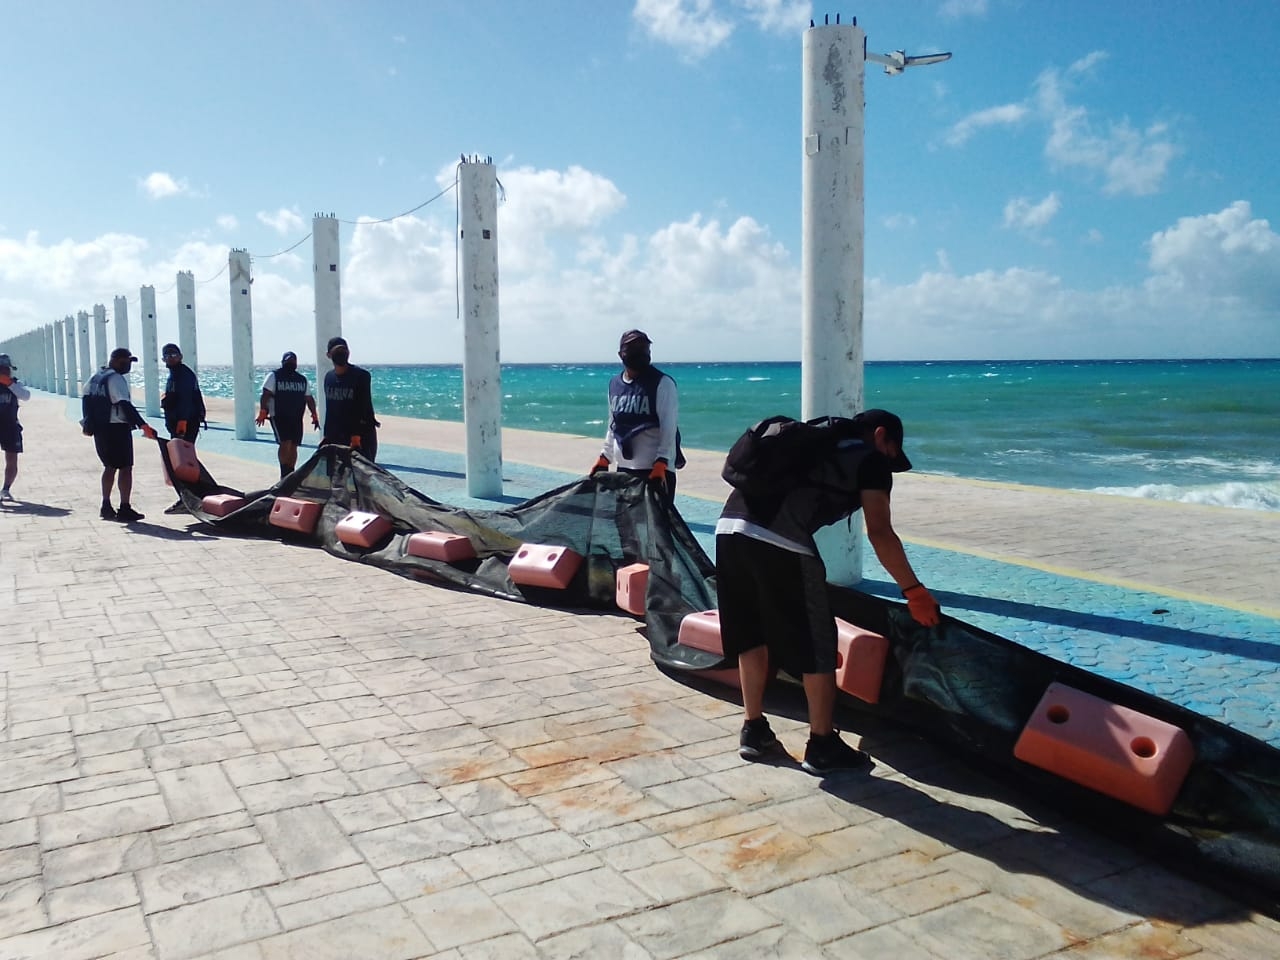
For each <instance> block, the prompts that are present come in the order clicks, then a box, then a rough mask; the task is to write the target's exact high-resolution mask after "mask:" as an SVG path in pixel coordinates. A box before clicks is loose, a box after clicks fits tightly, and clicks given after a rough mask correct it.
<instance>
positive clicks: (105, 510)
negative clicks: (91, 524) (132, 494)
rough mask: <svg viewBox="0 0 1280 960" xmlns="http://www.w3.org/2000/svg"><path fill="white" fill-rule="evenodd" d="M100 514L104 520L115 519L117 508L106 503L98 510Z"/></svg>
mask: <svg viewBox="0 0 1280 960" xmlns="http://www.w3.org/2000/svg"><path fill="white" fill-rule="evenodd" d="M98 516H100V517H101V518H102V519H103V520H114V519H115V518H116V509H115V507H113V506H111V504H109V503H104V504H103V505H102V509H101V510H99V511H98Z"/></svg>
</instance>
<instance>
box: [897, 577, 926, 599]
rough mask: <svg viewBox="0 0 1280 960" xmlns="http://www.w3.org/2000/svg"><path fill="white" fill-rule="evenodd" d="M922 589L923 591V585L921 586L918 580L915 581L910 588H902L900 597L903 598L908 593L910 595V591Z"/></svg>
mask: <svg viewBox="0 0 1280 960" xmlns="http://www.w3.org/2000/svg"><path fill="white" fill-rule="evenodd" d="M923 589H924V584H923V583H921V582H920V581H919V580H917V581H916V582H915V583H913V584H912V585H911V586H909V587H903V588H902V595H903V596H904V597H905V596H906V595H907V594H908V593H910V592H911V591H912V590H923Z"/></svg>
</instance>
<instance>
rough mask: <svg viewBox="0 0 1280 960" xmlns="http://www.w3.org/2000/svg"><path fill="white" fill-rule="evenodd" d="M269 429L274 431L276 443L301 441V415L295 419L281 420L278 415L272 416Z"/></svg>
mask: <svg viewBox="0 0 1280 960" xmlns="http://www.w3.org/2000/svg"><path fill="white" fill-rule="evenodd" d="M271 429H272V430H274V431H275V432H276V443H301V442H302V417H298V419H297V420H281V419H280V418H279V417H272V418H271Z"/></svg>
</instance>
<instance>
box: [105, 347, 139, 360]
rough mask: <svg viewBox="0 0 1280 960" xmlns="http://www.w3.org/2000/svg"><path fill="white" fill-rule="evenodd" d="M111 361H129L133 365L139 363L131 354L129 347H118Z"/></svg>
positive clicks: (112, 354)
mask: <svg viewBox="0 0 1280 960" xmlns="http://www.w3.org/2000/svg"><path fill="white" fill-rule="evenodd" d="M111 359H112V360H121V359H124V360H129V361H130V362H132V363H137V362H138V358H137V357H135V356H134V355H133V354H132V353H130V352H129V348H128V347H116V348H115V349H114V350H112V351H111Z"/></svg>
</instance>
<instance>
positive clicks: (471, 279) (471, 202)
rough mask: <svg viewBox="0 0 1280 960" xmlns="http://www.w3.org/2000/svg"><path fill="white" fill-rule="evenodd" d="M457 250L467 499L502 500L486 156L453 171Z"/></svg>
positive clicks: (492, 191)
mask: <svg viewBox="0 0 1280 960" xmlns="http://www.w3.org/2000/svg"><path fill="white" fill-rule="evenodd" d="M458 205H459V208H460V210H461V215H460V223H459V227H460V230H461V233H460V241H461V251H462V320H463V336H464V349H463V364H462V382H463V392H462V419H463V422H464V424H465V426H466V431H467V495H468V496H472V497H482V498H489V499H496V498H497V497H500V496H502V365H501V360H500V357H499V351H498V178H497V174H496V172H495V171H494V167H493V161H492V160H491V159H489V158H487V157H469V158H464V160H463V162H462V164H461V165H460V166H459V167H458Z"/></svg>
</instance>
